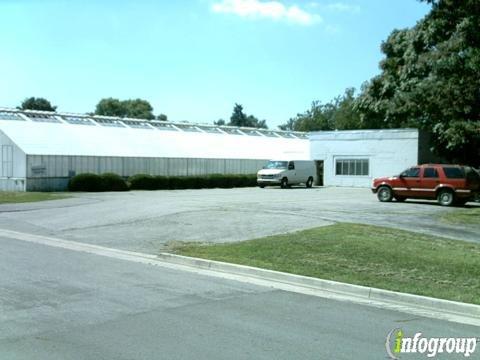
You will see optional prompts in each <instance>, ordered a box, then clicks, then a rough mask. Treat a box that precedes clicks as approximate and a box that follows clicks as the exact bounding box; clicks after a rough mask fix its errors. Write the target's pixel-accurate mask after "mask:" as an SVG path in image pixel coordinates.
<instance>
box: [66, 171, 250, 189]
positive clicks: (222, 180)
mask: <svg viewBox="0 0 480 360" xmlns="http://www.w3.org/2000/svg"><path fill="white" fill-rule="evenodd" d="M256 185H257V177H256V176H255V175H222V174H213V175H205V176H152V175H148V174H138V175H134V176H131V177H130V178H128V182H126V181H125V180H124V179H123V178H122V177H121V176H119V175H117V174H111V173H107V174H102V175H96V174H89V173H85V174H79V175H76V176H74V177H72V178H71V179H70V181H69V182H68V190H70V191H127V190H129V189H131V190H174V189H207V188H234V187H247V186H256Z"/></svg>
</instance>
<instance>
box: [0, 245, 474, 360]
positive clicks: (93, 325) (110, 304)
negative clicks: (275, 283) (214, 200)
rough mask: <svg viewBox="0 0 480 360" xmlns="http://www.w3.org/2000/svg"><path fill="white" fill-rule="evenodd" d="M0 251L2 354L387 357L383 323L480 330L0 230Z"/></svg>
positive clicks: (34, 359) (455, 331)
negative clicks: (44, 242)
mask: <svg viewBox="0 0 480 360" xmlns="http://www.w3.org/2000/svg"><path fill="white" fill-rule="evenodd" d="M0 253H1V254H2V261H1V262H0V359H2V360H3V359H8V360H17V359H18V360H20V359H21V360H80V359H85V360H87V359H88V360H91V359H97V360H101V359H115V360H127V359H128V360H132V359H149V360H150V359H249V360H250V359H348V360H351V359H359V360H362V359H366V360H367V359H368V360H375V359H385V358H386V352H385V348H384V342H385V338H386V335H387V333H388V332H389V331H390V330H391V329H393V328H398V327H400V328H402V329H403V330H404V331H405V332H406V334H411V335H413V334H414V333H416V332H418V331H421V332H423V333H424V334H425V336H456V337H466V336H478V335H479V328H476V327H471V326H467V325H460V324H456V323H449V322H443V321H437V320H433V319H425V318H418V317H413V316H411V315H408V314H404V313H399V312H394V311H387V310H382V309H377V308H372V307H364V306H360V305H354V304H350V303H345V302H337V301H333V300H326V299H322V298H317V297H310V296H306V295H299V294H294V293H288V292H283V291H278V290H272V289H270V288H266V287H259V286H253V285H248V284H244V283H238V282H235V281H230V280H225V279H219V278H213V277H208V276H203V275H198V274H194V273H190V272H183V271H178V270H173V269H167V268H163V267H154V266H151V265H144V264H138V263H132V262H128V261H123V260H116V259H112V258H106V257H102V256H97V255H92V254H86V253H81V252H75V251H70V250H64V249H59V248H52V247H48V246H44V245H38V244H33V243H27V242H23V241H18V240H12V239H7V238H0ZM474 355H477V354H474ZM408 358H409V359H411V358H414V357H410V356H409V357H408ZM423 358H425V357H423ZM471 358H475V357H471Z"/></svg>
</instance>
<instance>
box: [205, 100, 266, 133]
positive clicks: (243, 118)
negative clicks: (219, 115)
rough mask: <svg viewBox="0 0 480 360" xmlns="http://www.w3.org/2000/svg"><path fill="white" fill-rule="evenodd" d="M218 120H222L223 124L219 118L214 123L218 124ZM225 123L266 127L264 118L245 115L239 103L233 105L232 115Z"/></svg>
mask: <svg viewBox="0 0 480 360" xmlns="http://www.w3.org/2000/svg"><path fill="white" fill-rule="evenodd" d="M220 121H223V125H224V124H225V121H224V120H222V119H220V120H219V121H217V122H214V124H216V125H220V124H219V122H220ZM227 125H229V126H242V127H254V128H262V129H268V126H267V123H266V121H265V120H258V119H257V118H256V117H255V116H253V115H248V116H247V114H245V113H244V112H243V106H242V105H240V104H235V106H234V107H233V113H232V116H231V117H230V122H229V123H228V124H227Z"/></svg>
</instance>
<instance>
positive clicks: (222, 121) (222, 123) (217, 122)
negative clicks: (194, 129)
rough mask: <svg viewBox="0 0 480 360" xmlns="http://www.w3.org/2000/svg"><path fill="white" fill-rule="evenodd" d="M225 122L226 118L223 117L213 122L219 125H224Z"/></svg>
mask: <svg viewBox="0 0 480 360" xmlns="http://www.w3.org/2000/svg"><path fill="white" fill-rule="evenodd" d="M225 124H226V123H225V120H223V119H218V120H217V121H214V122H213V125H218V126H223V125H225Z"/></svg>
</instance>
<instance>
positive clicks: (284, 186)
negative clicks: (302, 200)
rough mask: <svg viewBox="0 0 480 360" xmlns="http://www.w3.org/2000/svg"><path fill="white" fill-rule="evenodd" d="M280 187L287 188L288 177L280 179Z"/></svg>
mask: <svg viewBox="0 0 480 360" xmlns="http://www.w3.org/2000/svg"><path fill="white" fill-rule="evenodd" d="M280 187H281V188H282V189H286V188H288V179H287V178H283V179H282V181H281V182H280Z"/></svg>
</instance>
